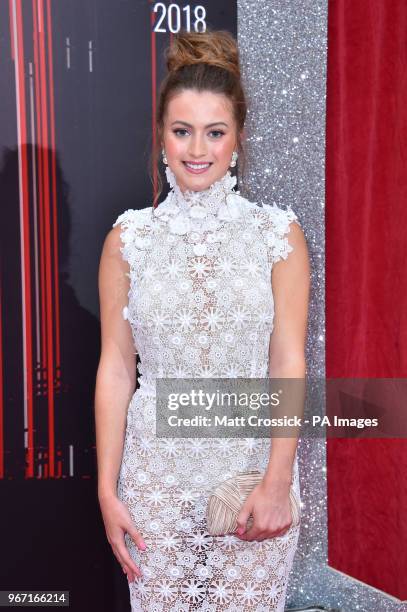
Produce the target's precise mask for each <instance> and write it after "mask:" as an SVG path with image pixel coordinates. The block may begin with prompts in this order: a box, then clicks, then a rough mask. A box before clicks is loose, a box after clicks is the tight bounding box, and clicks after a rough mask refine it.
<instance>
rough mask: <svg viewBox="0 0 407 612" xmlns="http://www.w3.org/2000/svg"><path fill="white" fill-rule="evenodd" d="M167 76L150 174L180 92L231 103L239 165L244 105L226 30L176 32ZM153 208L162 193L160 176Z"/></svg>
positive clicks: (235, 56) (233, 50)
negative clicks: (220, 97)
mask: <svg viewBox="0 0 407 612" xmlns="http://www.w3.org/2000/svg"><path fill="white" fill-rule="evenodd" d="M165 60H166V65H167V69H168V73H167V75H166V77H165V78H164V80H163V81H162V83H161V86H160V90H159V95H158V103H157V113H156V120H155V129H156V138H155V146H154V148H153V154H152V160H151V161H152V170H153V171H154V168H158V166H159V161H160V159H161V148H162V147H161V142H162V135H163V129H164V117H165V113H166V109H167V105H168V103H169V101H170V100H171V98H172V97H174V96H175V95H177V94H178V93H180V92H181V91H183V90H186V89H193V90H196V91H210V92H213V93H218V94H224V95H225V96H227V98H228V99H229V100H230V102H231V104H232V108H233V114H234V118H235V121H236V126H237V132H238V133H237V139H238V152H239V161H241V162H242V161H243V166H244V160H245V156H244V148H243V143H242V141H241V138H240V132H241V131H242V130H243V127H244V123H245V119H246V113H247V104H246V98H245V94H244V91H243V87H242V83H241V74H240V66H239V52H238V48H237V43H236V40H235V38H234V37H233V36H232V34H230V32H227V31H226V30H217V31H210V30H207V31H206V32H186V31H183V32H179V33H178V34H176V35H175V36H174V39H173V41H172V43H171V45H170V46H169V47H167V49H166V51H165ZM157 177H158V193H157V196H156V198H155V201H154V204H153V205H155V204H156V202H157V200H158V198H159V196H160V194H161V192H162V180H161V176H160V172H159V171H158V172H157Z"/></svg>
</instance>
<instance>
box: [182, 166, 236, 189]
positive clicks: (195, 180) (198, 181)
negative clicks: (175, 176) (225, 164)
mask: <svg viewBox="0 0 407 612" xmlns="http://www.w3.org/2000/svg"><path fill="white" fill-rule="evenodd" d="M182 170H183V172H182V183H183V184H184V185H185V189H188V190H189V191H203V190H204V189H208V188H209V187H210V186H211V185H212V184H213V183H215V182H216V181H218V180H219V179H221V178H222V176H224V174H226V170H227V169H226V170H225V171H224V172H221V173H220V174H219V170H218V169H217V170H214V168H213V167H211V168H210V169H209V171H208V172H207V173H206V172H205V173H204V174H201V175H199V174H197V175H193V174H190V173H189V172H188V170H185V168H184V167H183V168H182ZM180 178H181V177H180Z"/></svg>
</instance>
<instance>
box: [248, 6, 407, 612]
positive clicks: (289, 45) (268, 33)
mask: <svg viewBox="0 0 407 612" xmlns="http://www.w3.org/2000/svg"><path fill="white" fill-rule="evenodd" d="M238 42H239V49H240V56H241V64H242V72H243V79H244V84H245V90H246V93H247V96H248V102H249V115H248V120H247V123H246V130H247V157H248V159H247V167H246V170H245V173H244V176H243V177H242V176H240V181H239V188H240V190H241V192H242V195H245V196H246V197H248V198H249V199H251V200H252V201H255V202H260V201H265V202H272V201H274V202H276V203H277V204H278V205H279V206H281V207H283V208H284V207H285V206H286V205H287V204H290V205H291V206H292V208H293V210H294V211H295V212H296V213H297V215H298V217H299V221H300V223H301V226H302V227H303V229H304V232H305V235H306V239H307V243H308V247H309V252H310V259H311V268H312V285H311V303H310V316H309V328H308V344H307V365H308V374H309V375H310V376H312V378H315V379H316V378H317V377H325V363H324V356H325V303H324V294H325V286H324V269H325V243H324V234H325V232H324V192H325V185H324V175H325V104H326V50H327V0H238ZM313 395H314V394H313ZM321 401H323V398H321ZM298 448H299V451H298V456H299V465H300V476H301V493H302V501H303V509H302V513H303V519H302V529H301V534H300V540H299V546H298V550H297V554H296V558H295V561H294V566H293V570H292V573H291V576H290V584H289V587H288V594H287V603H286V607H287V609H289V608H291V607H293V608H294V607H297V606H298V607H299V606H304V607H305V606H308V605H311V604H314V605H316V604H319V605H323V606H326V607H327V608H336V609H340V610H342V611H343V612H353V611H354V610H359V611H363V612H385V611H386V612H387V611H391V612H395V611H397V612H401V610H403V611H406V610H407V607H406V604H402V603H400V602H399V600H397V599H395V598H393V597H390V596H388V595H386V594H385V593H382V592H381V591H379V590H377V589H374V588H372V587H369V586H368V585H365V584H363V583H361V582H359V581H357V580H355V579H353V578H351V577H349V576H347V575H345V574H343V573H341V572H339V571H336V570H334V569H332V568H329V567H328V565H327V519H326V512H327V508H326V501H327V500H326V454H325V441H324V440H321V439H314V438H312V439H304V440H300V442H299V447H298Z"/></svg>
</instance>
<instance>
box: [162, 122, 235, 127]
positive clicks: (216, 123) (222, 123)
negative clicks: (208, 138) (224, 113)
mask: <svg viewBox="0 0 407 612" xmlns="http://www.w3.org/2000/svg"><path fill="white" fill-rule="evenodd" d="M174 123H182V125H186V126H187V127H190V128H193V127H194V126H193V125H191V124H190V123H187V122H186V121H173V122H172V123H171V125H174ZM214 125H224V126H226V127H229V126H228V124H227V123H225V122H224V121H215V123H208V125H205V128H210V127H213V126H214Z"/></svg>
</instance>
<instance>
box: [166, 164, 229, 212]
mask: <svg viewBox="0 0 407 612" xmlns="http://www.w3.org/2000/svg"><path fill="white" fill-rule="evenodd" d="M165 173H166V176H167V180H168V183H169V185H170V187H171V189H172V193H173V198H174V199H175V201H176V203H177V204H178V206H179V207H180V208H181V209H182V210H184V211H185V212H187V211H188V210H189V209H190V208H191V206H194V205H199V206H202V207H204V208H206V209H208V210H209V211H212V212H216V211H217V210H218V208H219V207H220V206H221V204H223V203H224V202H225V200H226V197H227V195H229V194H230V193H235V191H234V187H235V185H236V183H237V180H236V177H234V176H232V175H231V173H230V172H229V170H228V171H227V172H226V173H225V174H224V175H223V176H222V177H221V178H220V179H218V180H217V181H215V182H214V183H212V185H210V186H209V187H207V188H206V189H203V190H201V191H193V190H191V189H184V190H182V189H181V188H180V186H179V185H178V183H177V180H176V177H175V174H174V173H173V171H172V170H171V169H170V167H169V166H167V168H166V170H165Z"/></svg>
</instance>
